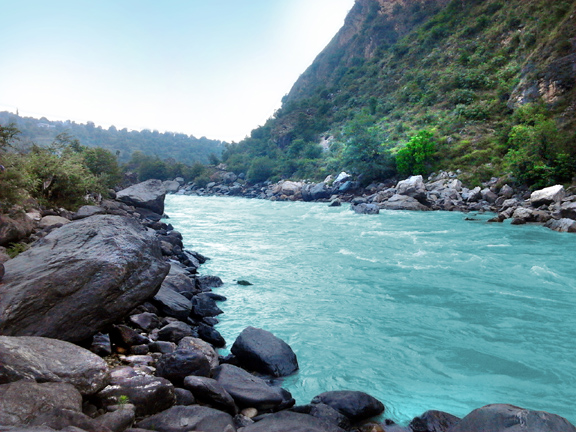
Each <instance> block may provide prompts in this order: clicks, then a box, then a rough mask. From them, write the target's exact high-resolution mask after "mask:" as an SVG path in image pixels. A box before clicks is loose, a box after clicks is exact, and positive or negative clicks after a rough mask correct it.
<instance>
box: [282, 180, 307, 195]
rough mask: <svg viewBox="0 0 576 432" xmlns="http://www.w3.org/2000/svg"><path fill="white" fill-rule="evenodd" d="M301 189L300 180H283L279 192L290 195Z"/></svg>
mask: <svg viewBox="0 0 576 432" xmlns="http://www.w3.org/2000/svg"><path fill="white" fill-rule="evenodd" d="M301 189H302V183H300V182H293V181H285V182H283V183H282V184H281V185H280V191H279V192H280V193H281V194H284V195H287V196H292V195H296V194H297V193H299V192H300V190H301Z"/></svg>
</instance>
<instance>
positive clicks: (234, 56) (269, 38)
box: [0, 0, 354, 141]
mask: <svg viewBox="0 0 576 432" xmlns="http://www.w3.org/2000/svg"><path fill="white" fill-rule="evenodd" d="M353 4H354V0H247V1H237V0H236V1H234V0H163V1H159V0H154V1H152V0H50V1H49V0H10V1H8V0H0V10H1V11H2V12H1V14H2V25H1V26H0V41H1V45H0V47H1V48H0V110H8V111H12V112H14V111H15V110H16V109H19V111H20V114H21V115H30V116H34V117H41V116H45V117H47V118H49V119H50V120H68V119H70V120H74V121H76V122H82V123H84V122H86V121H93V122H94V123H96V124H97V125H102V126H104V127H108V126H109V125H112V124H114V125H116V126H117V127H118V128H123V127H127V128H129V129H144V128H147V129H157V130H159V131H173V132H184V133H187V134H193V135H195V136H197V137H200V136H206V137H208V138H213V139H222V140H227V141H232V140H234V141H239V140H241V139H242V138H244V137H245V136H246V135H248V134H249V133H250V131H251V130H252V129H254V128H255V127H257V126H258V125H261V124H263V123H264V122H265V121H266V119H267V118H269V117H270V116H271V115H272V114H273V112H274V110H275V109H277V108H279V107H280V100H281V98H282V96H283V95H285V94H286V93H288V91H289V90H290V88H291V86H292V84H293V83H294V82H295V81H296V79H297V78H298V76H299V75H300V74H301V73H302V72H304V70H305V69H306V68H307V67H308V66H309V65H310V64H311V62H312V61H313V60H314V58H315V57H316V55H317V54H319V53H320V51H321V50H322V49H323V48H324V47H325V46H326V44H327V43H328V42H329V41H330V39H331V38H332V37H333V36H334V35H335V34H336V32H337V31H338V29H339V28H340V27H341V26H342V24H343V22H344V18H345V16H346V13H347V12H348V11H349V10H350V9H351V8H352V6H353Z"/></svg>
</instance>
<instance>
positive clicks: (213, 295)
mask: <svg viewBox="0 0 576 432" xmlns="http://www.w3.org/2000/svg"><path fill="white" fill-rule="evenodd" d="M204 295H205V296H206V297H210V298H211V299H212V300H215V301H226V300H228V299H227V298H226V296H223V295H221V294H216V293H213V292H207V293H205V294H204Z"/></svg>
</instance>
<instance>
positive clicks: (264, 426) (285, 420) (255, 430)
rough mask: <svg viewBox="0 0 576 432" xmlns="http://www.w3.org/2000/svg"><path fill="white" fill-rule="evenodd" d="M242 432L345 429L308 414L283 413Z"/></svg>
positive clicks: (309, 431)
mask: <svg viewBox="0 0 576 432" xmlns="http://www.w3.org/2000/svg"><path fill="white" fill-rule="evenodd" d="M242 432H344V429H341V428H340V427H338V426H336V425H334V424H331V423H328V422H325V421H322V420H320V419H318V418H316V417H313V416H311V415H308V414H302V413H296V412H290V411H282V412H279V413H276V414H272V415H268V416H266V417H265V418H263V419H262V420H260V421H259V422H256V423H254V424H251V425H249V426H246V427H245V428H243V429H242Z"/></svg>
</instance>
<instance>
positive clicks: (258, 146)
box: [225, 0, 576, 184]
mask: <svg viewBox="0 0 576 432" xmlns="http://www.w3.org/2000/svg"><path fill="white" fill-rule="evenodd" d="M359 125H363V127H364V129H365V130H370V134H369V135H370V136H371V137H372V138H373V139H375V140H377V141H378V142H379V147H378V148H377V149H375V150H374V151H375V152H376V153H379V154H384V153H386V154H387V155H388V156H389V157H388V158H383V159H382V160H387V161H388V162H386V163H391V164H392V165H393V162H394V157H395V155H396V153H397V151H398V150H399V149H401V148H402V147H403V146H404V145H405V144H406V142H408V141H409V139H410V137H413V136H414V135H415V134H416V133H417V132H418V131H421V130H423V129H426V130H428V131H433V136H434V141H435V154H434V155H433V157H430V158H429V160H428V161H427V163H426V167H427V170H432V169H462V170H464V171H466V172H467V173H468V175H469V177H470V178H471V179H472V180H480V179H485V178H486V177H489V176H491V175H501V174H503V173H506V172H511V173H512V174H513V175H514V176H515V177H516V179H517V180H518V182H523V183H528V184H546V183H550V182H555V181H563V182H568V181H570V179H571V177H572V176H573V175H574V172H575V171H576V170H575V160H576V159H575V156H576V135H575V130H576V1H574V0H566V1H564V0H556V1H554V2H550V1H547V0H508V1H503V0H502V1H501V0H483V1H482V0H357V1H356V4H355V5H354V7H353V9H352V10H351V11H350V13H349V16H348V17H347V19H346V22H345V25H344V27H343V28H342V29H341V30H340V31H339V32H338V34H337V35H336V36H335V37H334V39H333V40H332V41H331V42H330V44H329V45H328V46H327V47H326V48H325V49H324V51H322V53H320V55H318V57H317V58H316V60H315V61H314V63H313V64H312V65H311V66H310V67H309V68H308V70H306V71H305V72H304V73H303V74H302V76H301V77H300V79H299V80H298V81H297V82H296V83H295V84H294V87H293V88H292V90H291V91H290V93H289V94H288V95H287V96H286V97H285V98H284V100H283V105H282V107H281V109H280V110H278V111H277V112H276V114H275V116H274V118H272V119H270V120H269V121H268V122H267V123H266V124H265V125H264V126H263V127H261V128H258V129H256V130H254V131H253V133H252V136H251V137H250V138H248V139H247V140H245V141H243V142H241V143H239V144H238V145H234V146H229V148H228V150H227V151H226V152H225V158H226V160H227V161H228V163H229V165H230V166H231V168H233V169H235V170H237V171H241V170H244V171H249V170H250V169H252V170H253V172H254V171H255V172H258V173H260V174H261V175H259V176H258V175H256V176H254V178H255V179H261V178H262V177H263V175H264V174H269V175H272V176H279V177H305V176H312V175H314V174H315V175H316V176H322V175H325V174H326V173H329V172H331V171H334V170H336V169H342V168H344V169H346V168H347V169H356V171H361V169H360V168H361V166H360V168H358V166H354V164H353V163H352V162H353V160H351V158H350V157H349V156H350V153H353V152H354V151H356V152H358V151H359V152H362V149H363V146H362V142H358V140H357V139H356V140H354V139H353V137H354V136H357V131H358V130H359V129H358V126H359ZM354 131H356V132H354ZM327 138H328V140H327ZM319 143H321V144H323V146H324V149H326V148H329V150H327V151H326V150H325V151H324V153H323V154H318V151H317V150H316V149H315V146H316V145H317V144H319ZM347 155H348V157H347ZM390 161H391V162H390ZM383 163H385V162H383ZM262 166H264V168H265V169H264V170H263V171H264V172H263V173H262V169H261V168H262ZM392 172H393V170H381V171H379V173H380V174H379V175H380V176H382V175H384V174H383V173H386V175H391V173H392ZM404 174H407V172H405V173H404Z"/></svg>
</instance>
